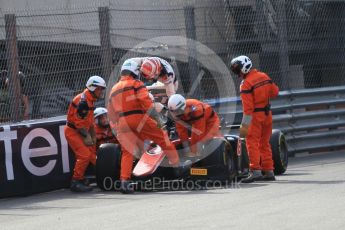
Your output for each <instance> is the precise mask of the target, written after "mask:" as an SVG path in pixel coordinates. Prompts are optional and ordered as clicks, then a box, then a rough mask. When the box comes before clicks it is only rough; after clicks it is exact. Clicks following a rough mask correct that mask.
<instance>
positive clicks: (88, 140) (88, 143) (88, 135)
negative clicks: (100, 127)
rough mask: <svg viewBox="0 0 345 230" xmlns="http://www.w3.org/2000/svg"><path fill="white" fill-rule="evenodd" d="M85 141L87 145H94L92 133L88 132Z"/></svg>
mask: <svg viewBox="0 0 345 230" xmlns="http://www.w3.org/2000/svg"><path fill="white" fill-rule="evenodd" d="M83 142H84V144H85V145H86V146H92V145H94V144H95V143H94V142H93V140H92V137H91V135H90V134H87V135H86V137H83Z"/></svg>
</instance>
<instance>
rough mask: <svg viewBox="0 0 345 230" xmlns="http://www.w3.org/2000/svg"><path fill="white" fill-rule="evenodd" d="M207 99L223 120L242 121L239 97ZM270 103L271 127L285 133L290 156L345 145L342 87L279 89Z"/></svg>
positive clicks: (344, 114) (344, 106)
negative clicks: (280, 90) (276, 96)
mask: <svg viewBox="0 0 345 230" xmlns="http://www.w3.org/2000/svg"><path fill="white" fill-rule="evenodd" d="M208 102H209V103H210V104H212V105H213V106H214V107H215V108H216V110H217V111H218V112H219V114H220V115H221V116H222V117H224V118H225V120H229V119H231V120H234V123H235V124H239V122H241V118H242V106H241V102H240V99H239V98H222V99H219V100H208ZM271 105H272V106H271V108H272V113H273V121H274V122H273V127H274V128H277V129H280V130H281V131H282V132H283V133H284V134H285V136H286V140H287V143H288V148H289V153H290V155H293V154H295V153H299V152H314V151H321V150H332V149H335V148H342V147H345V135H344V134H345V86H339V87H325V88H313V89H301V90H290V91H282V92H280V93H279V96H278V98H277V99H275V100H272V101H271ZM230 127H231V125H230V126H229V127H228V128H230Z"/></svg>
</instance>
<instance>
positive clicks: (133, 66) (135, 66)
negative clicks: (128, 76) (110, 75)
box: [121, 58, 140, 76]
mask: <svg viewBox="0 0 345 230" xmlns="http://www.w3.org/2000/svg"><path fill="white" fill-rule="evenodd" d="M139 69H140V66H139V63H138V62H136V61H135V60H134V59H132V58H130V59H127V60H126V61H125V62H124V63H123V64H122V66H121V72H122V71H123V70H128V71H130V72H132V73H133V74H135V75H136V76H139Z"/></svg>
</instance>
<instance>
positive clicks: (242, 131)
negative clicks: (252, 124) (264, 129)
mask: <svg viewBox="0 0 345 230" xmlns="http://www.w3.org/2000/svg"><path fill="white" fill-rule="evenodd" d="M248 128H249V126H248V125H245V124H241V126H240V137H241V138H246V137H247V135H248Z"/></svg>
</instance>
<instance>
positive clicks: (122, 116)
mask: <svg viewBox="0 0 345 230" xmlns="http://www.w3.org/2000/svg"><path fill="white" fill-rule="evenodd" d="M153 106H154V105H153V102H152V100H151V99H150V97H149V93H148V90H147V89H146V87H145V86H144V84H143V82H142V81H139V80H136V79H134V78H133V77H131V76H122V77H121V79H120V81H119V82H118V83H117V84H116V85H114V86H113V88H112V90H111V93H110V98H109V104H108V116H109V119H110V121H111V123H112V125H113V126H114V127H115V129H116V132H117V139H118V141H119V142H120V145H121V151H122V158H121V175H120V179H121V180H128V179H130V178H131V173H132V167H133V155H134V154H136V153H137V152H138V151H139V149H142V147H143V143H144V141H145V140H151V141H153V142H155V143H156V144H158V145H159V146H161V148H162V149H163V150H164V153H165V154H166V155H167V157H168V159H169V161H170V163H171V164H172V165H177V164H178V163H179V157H178V154H177V151H176V149H175V146H174V145H173V144H172V143H171V142H170V140H169V137H168V134H167V132H166V131H163V130H162V129H159V128H158V127H157V123H156V121H154V120H153V119H152V118H151V117H149V116H148V114H147V111H148V110H149V109H151V108H153Z"/></svg>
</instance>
